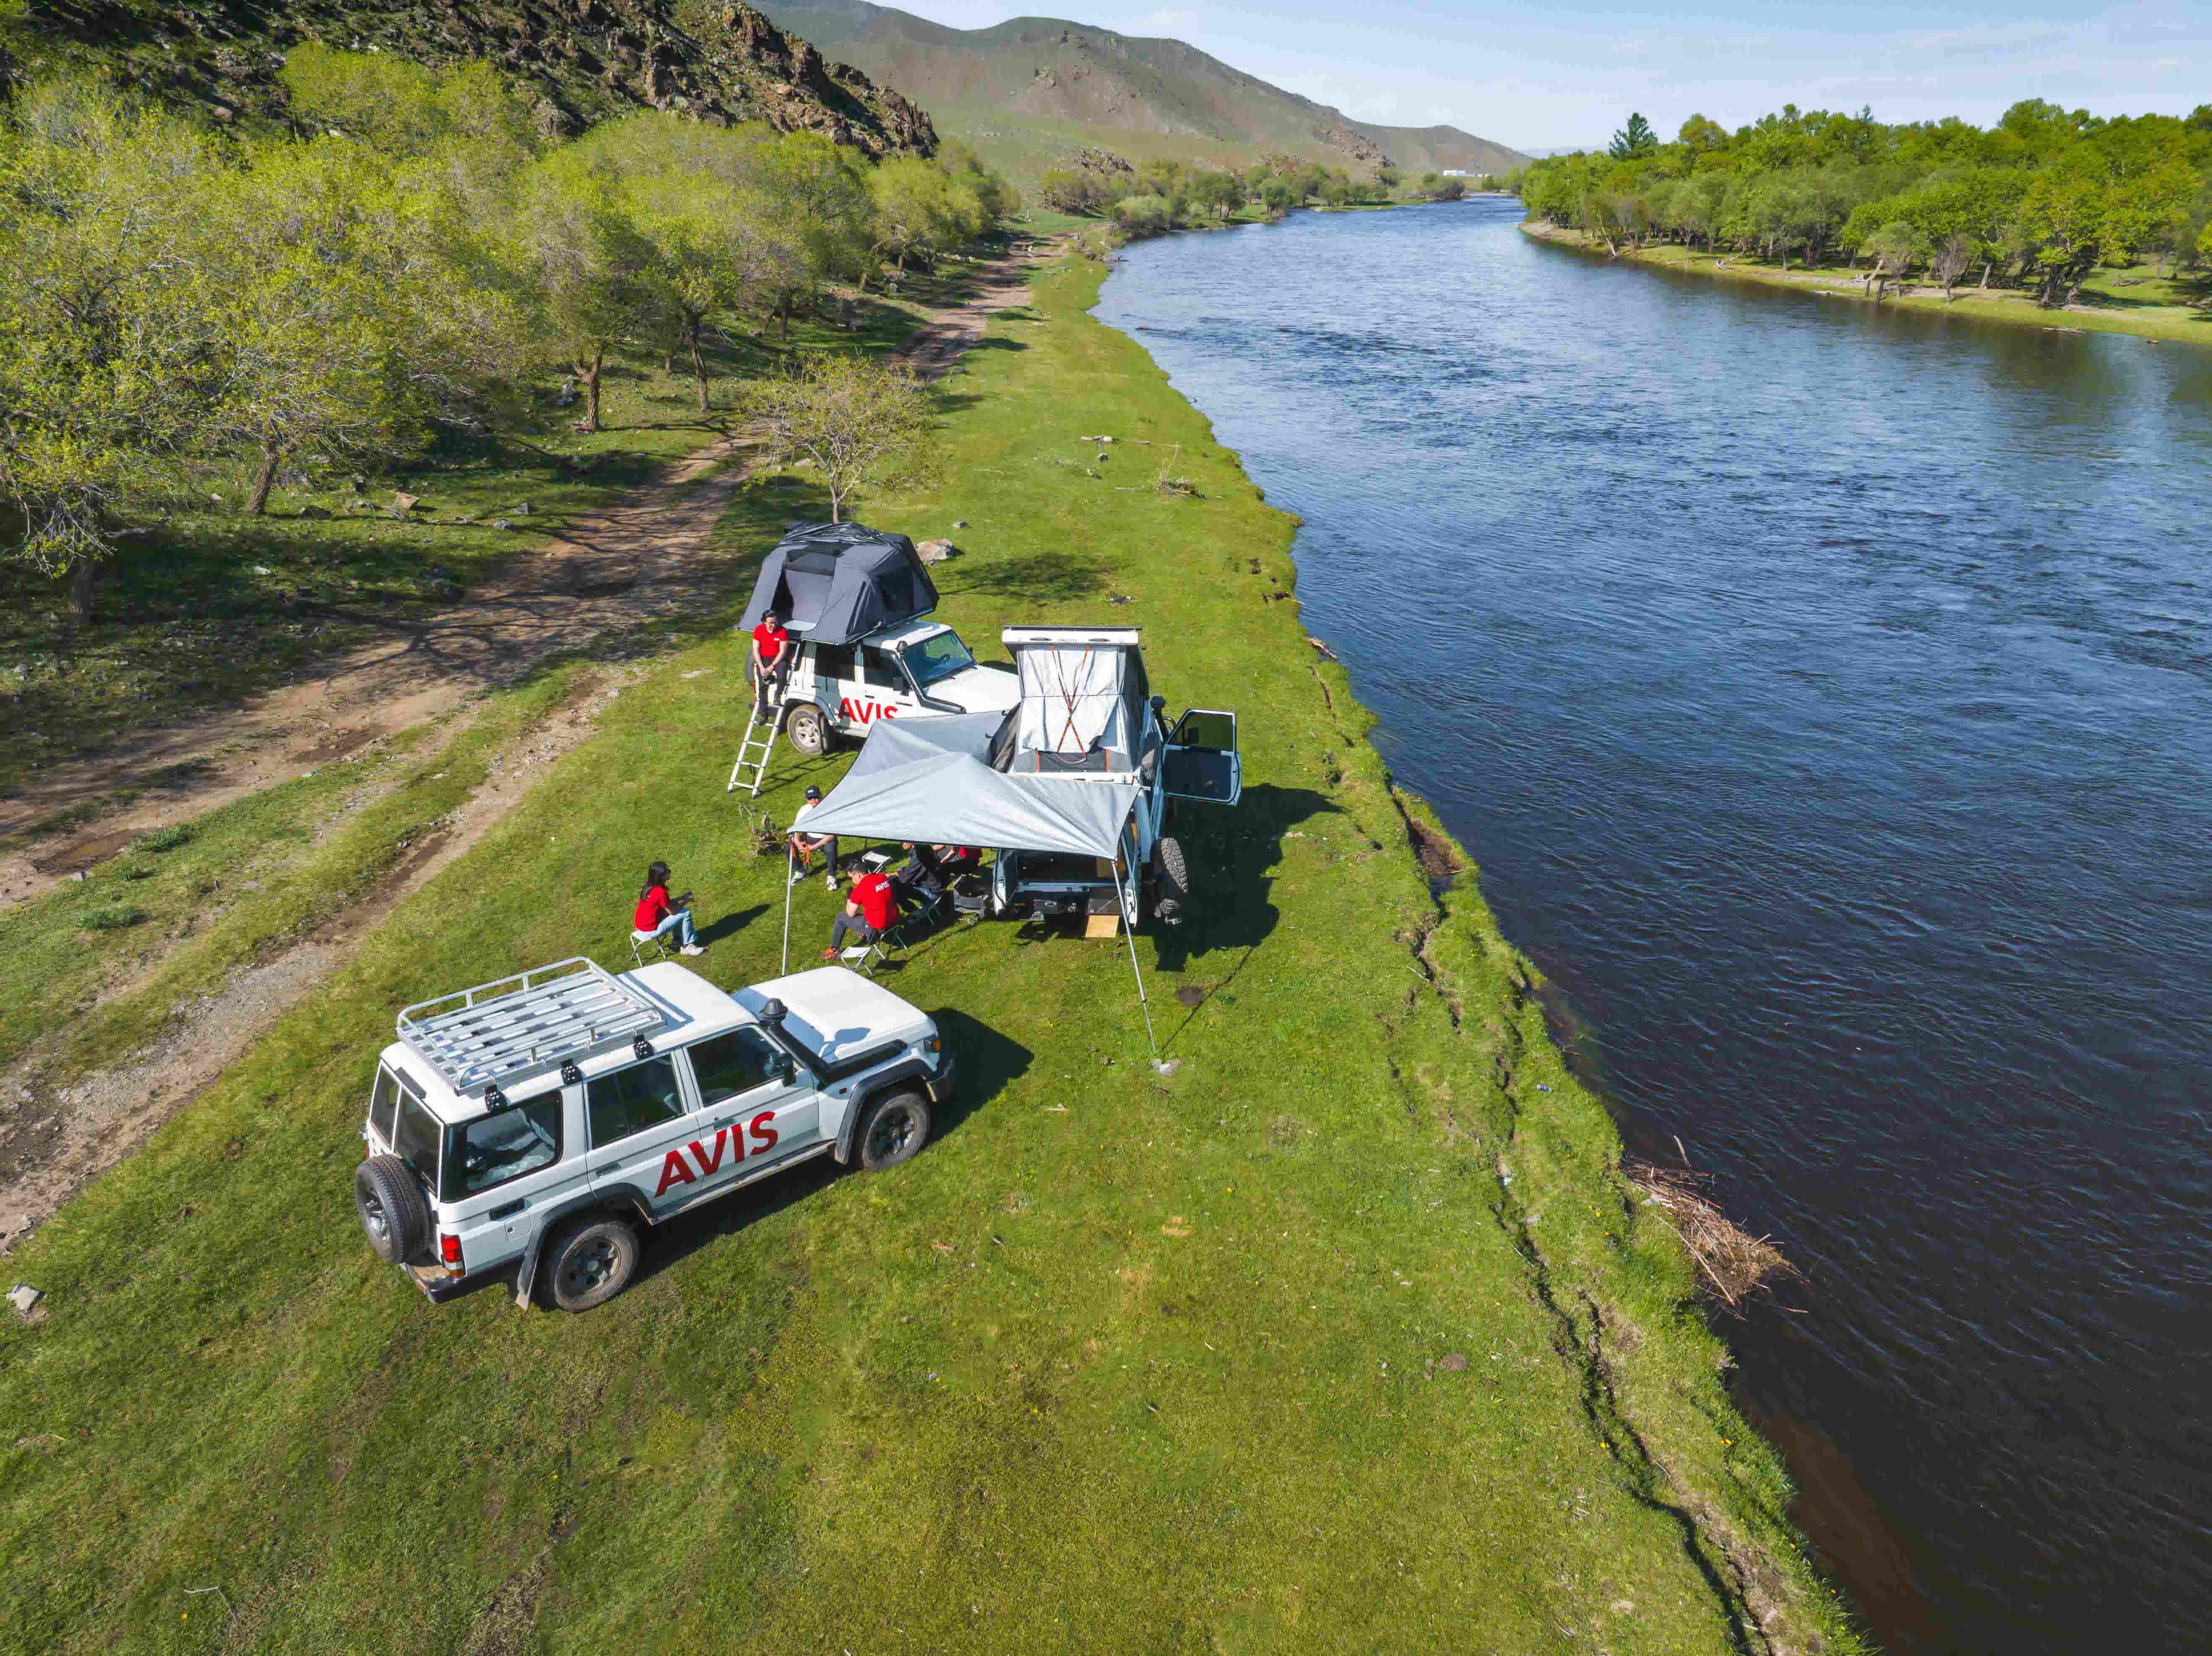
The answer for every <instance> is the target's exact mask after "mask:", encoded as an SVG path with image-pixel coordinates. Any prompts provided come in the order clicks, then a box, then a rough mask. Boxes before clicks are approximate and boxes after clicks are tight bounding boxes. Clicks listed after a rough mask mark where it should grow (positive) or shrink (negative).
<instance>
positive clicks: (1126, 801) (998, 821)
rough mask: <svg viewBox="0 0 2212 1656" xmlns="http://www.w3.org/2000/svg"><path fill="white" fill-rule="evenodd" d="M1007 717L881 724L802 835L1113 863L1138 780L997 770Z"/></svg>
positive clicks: (805, 821) (959, 716) (967, 715)
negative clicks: (998, 735) (992, 759)
mask: <svg viewBox="0 0 2212 1656" xmlns="http://www.w3.org/2000/svg"><path fill="white" fill-rule="evenodd" d="M1005 719H1006V715H1005V714H1004V713H962V714H957V715H952V716H948V717H945V718H942V719H896V720H889V719H887V720H883V721H879V722H878V724H877V725H875V726H874V727H873V728H872V730H870V731H869V732H868V739H867V741H866V743H864V744H863V745H862V747H861V749H860V756H859V757H858V758H857V759H855V760H854V761H853V768H852V769H851V770H849V771H848V772H847V773H845V779H844V780H842V782H840V783H838V784H837V786H836V787H834V788H832V789H831V790H830V791H829V797H828V798H825V799H823V802H822V803H821V804H818V805H817V806H816V807H815V808H814V809H813V810H811V811H809V812H807V813H806V816H805V818H804V819H803V820H802V821H801V822H799V824H798V825H797V829H798V831H799V832H802V833H805V834H850V835H854V836H858V837H867V838H872V839H879V840H915V841H919V842H922V843H926V844H931V845H957V846H984V847H987V848H989V849H991V850H994V851H1051V852H1066V853H1069V854H1072V855H1074V856H1079V857H1103V858H1108V859H1109V860H1110V859H1111V858H1113V857H1114V856H1115V854H1116V852H1117V851H1118V850H1119V848H1120V844H1121V828H1122V826H1123V824H1125V823H1126V822H1127V821H1128V820H1129V814H1130V812H1131V811H1133V810H1135V809H1136V805H1137V796H1138V792H1139V784H1138V781H1137V779H1136V778H1135V777H1133V776H1117V777H1114V778H1111V779H1108V778H1103V777H1102V778H1100V779H1097V780H1095V781H1075V780H1072V779H1065V778H1060V777H1052V776H1008V775H1006V774H1004V773H1001V772H999V771H994V770H993V769H992V768H991V767H990V766H989V765H988V764H987V763H986V762H985V755H987V753H988V752H989V750H990V745H991V737H992V736H993V734H994V732H995V731H997V730H998V728H999V726H1000V725H1001V724H1002V723H1004V721H1005Z"/></svg>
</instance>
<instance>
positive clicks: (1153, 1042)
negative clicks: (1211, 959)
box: [1114, 857, 1160, 1064]
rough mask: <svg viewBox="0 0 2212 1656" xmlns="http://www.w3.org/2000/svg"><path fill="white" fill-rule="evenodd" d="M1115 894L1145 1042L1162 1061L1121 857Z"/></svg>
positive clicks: (1117, 863) (1154, 1059)
mask: <svg viewBox="0 0 2212 1656" xmlns="http://www.w3.org/2000/svg"><path fill="white" fill-rule="evenodd" d="M1114 895H1115V896H1116V897H1119V898H1120V899H1121V931H1122V935H1123V936H1125V937H1127V938H1128V940H1129V973H1130V975H1131V976H1133V977H1134V978H1135V979H1136V980H1137V1004H1138V1005H1139V1006H1141V1007H1143V1008H1144V1009H1145V1042H1146V1045H1147V1046H1150V1047H1151V1048H1152V1062H1153V1063H1155V1064H1158V1062H1159V1061H1160V1043H1159V1038H1158V1036H1156V1035H1154V1034H1152V1002H1151V1001H1150V1000H1148V999H1146V997H1145V974H1144V973H1143V972H1142V971H1140V970H1139V968H1138V966H1137V925H1136V922H1135V921H1133V920H1132V919H1130V918H1129V914H1130V912H1131V911H1132V910H1133V908H1135V907H1136V905H1135V904H1134V903H1133V902H1131V901H1129V900H1128V897H1127V894H1126V893H1124V892H1123V891H1122V889H1121V858H1118V857H1117V858H1115V859H1114Z"/></svg>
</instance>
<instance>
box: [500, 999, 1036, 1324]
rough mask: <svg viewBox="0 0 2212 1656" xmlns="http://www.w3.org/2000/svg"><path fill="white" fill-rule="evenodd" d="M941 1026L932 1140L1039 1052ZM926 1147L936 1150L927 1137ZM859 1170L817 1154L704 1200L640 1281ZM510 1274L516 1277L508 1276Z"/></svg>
mask: <svg viewBox="0 0 2212 1656" xmlns="http://www.w3.org/2000/svg"><path fill="white" fill-rule="evenodd" d="M930 1016H932V1017H933V1018H934V1019H936V1021H937V1028H938V1033H939V1034H941V1035H942V1036H943V1037H944V1038H945V1047H946V1049H947V1050H948V1051H950V1052H951V1054H952V1056H953V1061H954V1062H955V1063H956V1064H957V1065H958V1071H957V1077H958V1078H957V1085H956V1087H955V1089H954V1091H953V1095H952V1096H951V1098H949V1099H947V1100H946V1101H945V1102H944V1103H942V1104H940V1105H939V1106H937V1107H936V1109H935V1110H934V1112H933V1119H932V1120H931V1123H930V1130H929V1142H930V1143H931V1144H934V1143H938V1142H939V1141H940V1140H943V1139H945V1138H948V1137H951V1135H952V1134H953V1133H955V1132H957V1131H959V1129H960V1127H961V1126H962V1125H963V1124H964V1123H965V1122H966V1121H967V1120H968V1119H969V1117H970V1116H972V1115H974V1114H975V1113H976V1112H977V1111H979V1110H981V1108H983V1107H984V1106H985V1105H987V1104H988V1103H989V1102H990V1101H992V1100H993V1099H994V1098H996V1097H997V1096H998V1095H1000V1093H1001V1092H1003V1091H1005V1090H1006V1085H1007V1083H1010V1082H1012V1081H1013V1080H1015V1079H1017V1078H1018V1077H1020V1076H1022V1075H1024V1073H1026V1072H1027V1071H1028V1070H1029V1067H1030V1060H1031V1059H1032V1058H1033V1056H1034V1054H1032V1053H1031V1052H1030V1050H1029V1048H1028V1047H1026V1046H1023V1045H1022V1044H1021V1043H1020V1042H1019V1041H1017V1040H1010V1039H1008V1038H1007V1037H1006V1036H1005V1035H1003V1034H1000V1033H999V1032H998V1031H997V1030H996V1029H994V1028H991V1027H990V1026H989V1025H987V1024H985V1023H981V1022H977V1021H976V1020H975V1019H974V1018H972V1017H969V1016H968V1015H967V1014H966V1013H965V1012H956V1011H953V1010H950V1009H945V1008H940V1009H939V1010H936V1011H934V1012H933V1013H931V1014H930ZM921 1154H922V1155H924V1156H927V1155H928V1154H929V1146H928V1145H924V1146H923V1148H922V1150H921ZM859 1171H860V1162H859V1160H858V1158H857V1157H856V1158H855V1159H854V1162H853V1164H852V1165H851V1167H849V1168H846V1167H840V1166H839V1165H838V1163H837V1160H836V1157H835V1156H816V1157H814V1158H813V1159H812V1160H811V1161H809V1162H801V1163H799V1165H798V1166H796V1167H794V1168H789V1169H787V1170H786V1171H785V1172H782V1173H780V1174H771V1175H770V1176H769V1177H768V1178H766V1179H763V1180H761V1181H760V1182H759V1183H758V1184H757V1185H748V1186H745V1187H744V1189H742V1190H738V1191H732V1192H731V1193H730V1194H729V1195H727V1196H725V1197H722V1198H720V1199H719V1200H717V1201H713V1202H708V1203H704V1204H702V1205H700V1206H699V1207H696V1208H695V1209H693V1210H691V1211H690V1212H689V1213H685V1214H679V1215H678V1216H677V1217H675V1218H673V1219H671V1220H670V1221H668V1222H667V1223H665V1224H663V1225H659V1226H656V1227H655V1228H653V1233H652V1236H651V1239H650V1240H649V1241H648V1242H647V1247H646V1249H645V1257H644V1258H643V1259H641V1260H640V1261H639V1262H638V1271H637V1278H636V1280H637V1281H638V1282H645V1281H647V1280H648V1279H649V1278H651V1277H654V1276H657V1275H659V1273H660V1272H661V1271H665V1270H667V1269H668V1268H669V1267H670V1266H671V1265H676V1264H677V1263H678V1262H679V1261H681V1260H683V1259H688V1258H690V1256H691V1255H692V1254H693V1253H696V1252H698V1250H699V1249H701V1248H702V1247H706V1246H707V1244H708V1243H709V1242H711V1241H713V1240H714V1239H715V1238H717V1237H720V1236H729V1235H733V1234H736V1233H737V1232H738V1231H741V1230H743V1229H744V1228H746V1227H747V1226H748V1225H750V1224H753V1223H754V1222H757V1221H758V1220H761V1219H763V1218H766V1217H768V1216H770V1215H772V1214H776V1213H781V1211H783V1210H784V1209H786V1208H787V1207H789V1206H791V1205H792V1204H793V1203H795V1202H802V1201H805V1199H806V1198H808V1197H810V1196H812V1195H814V1194H815V1193H816V1192H819V1191H823V1190H826V1189H827V1188H828V1187H829V1186H830V1185H831V1184H833V1183H835V1182H836V1180H837V1179H838V1178H839V1177H841V1176H842V1175H843V1174H847V1173H857V1172H859ZM509 1280H510V1281H511V1278H510V1279H509Z"/></svg>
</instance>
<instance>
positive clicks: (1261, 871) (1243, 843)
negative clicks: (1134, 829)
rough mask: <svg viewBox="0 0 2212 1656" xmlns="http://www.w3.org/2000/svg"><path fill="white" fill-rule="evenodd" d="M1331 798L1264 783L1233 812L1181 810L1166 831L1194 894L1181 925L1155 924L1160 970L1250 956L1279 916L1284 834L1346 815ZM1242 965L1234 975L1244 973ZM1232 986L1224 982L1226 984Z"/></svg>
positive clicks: (1184, 968)
mask: <svg viewBox="0 0 2212 1656" xmlns="http://www.w3.org/2000/svg"><path fill="white" fill-rule="evenodd" d="M1341 814H1342V813H1341V812H1340V810H1339V809H1338V807H1336V806H1335V805H1334V804H1331V803H1330V802H1329V799H1328V796H1327V795H1326V794H1322V793H1316V792H1314V791H1313V790H1312V789H1311V788H1280V787H1277V786H1274V785H1273V783H1268V782H1262V783H1260V784H1258V785H1257V786H1253V787H1248V788H1246V789H1245V790H1244V797H1243V800H1242V802H1241V803H1239V804H1237V807H1236V808H1235V809H1234V810H1222V809H1221V808H1220V807H1218V806H1216V805H1200V804H1190V805H1183V806H1181V807H1180V808H1178V809H1177V810H1176V815H1175V820H1174V822H1172V823H1171V824H1170V827H1169V828H1168V832H1169V833H1170V834H1173V835H1174V836H1175V838H1176V840H1179V841H1180V842H1181V843H1182V852H1183V858H1184V861H1185V862H1186V863H1187V864H1188V866H1189V869H1190V884H1191V892H1190V899H1189V901H1188V903H1187V904H1186V905H1185V906H1184V909H1183V919H1182V925H1159V924H1158V922H1157V921H1154V922H1150V923H1149V925H1151V928H1152V937H1153V942H1154V944H1155V946H1156V948H1157V949H1158V959H1159V969H1160V970H1161V971H1162V972H1173V973H1180V972H1186V971H1188V970H1189V969H1190V968H1191V965H1192V962H1193V961H1196V960H1199V959H1200V958H1201V957H1204V956H1208V955H1224V954H1237V955H1249V954H1250V953H1251V951H1252V950H1254V949H1257V948H1258V947H1259V946H1260V945H1261V943H1263V942H1265V941H1266V940H1267V936H1268V934H1269V933H1270V932H1272V931H1274V929H1275V925H1276V923H1277V922H1278V921H1279V920H1280V919H1281V918H1282V914H1281V912H1280V911H1279V909H1277V908H1276V907H1275V905H1274V903H1273V901H1270V899H1269V895H1268V893H1269V890H1270V889H1271V888H1272V887H1273V884H1274V875H1273V871H1272V870H1273V869H1274V867H1275V865H1276V864H1277V863H1279V861H1280V860H1281V858H1282V852H1283V836H1284V835H1285V834H1287V833H1288V832H1289V831H1290V830H1291V828H1294V827H1296V826H1297V824H1298V823H1300V822H1307V821H1310V819H1312V818H1313V817H1316V816H1340V815H1341ZM1242 966H1243V961H1242V960H1239V961H1236V962H1235V963H1234V964H1233V965H1232V966H1231V972H1230V974H1229V975H1230V976H1234V975H1235V973H1236V970H1237V969H1238V968H1241V967H1242ZM1224 981H1226V979H1225V980H1224Z"/></svg>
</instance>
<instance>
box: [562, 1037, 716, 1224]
mask: <svg viewBox="0 0 2212 1656" xmlns="http://www.w3.org/2000/svg"><path fill="white" fill-rule="evenodd" d="M684 1085H685V1078H684V1077H680V1076H679V1074H678V1069H677V1064H676V1057H675V1055H674V1054H672V1053H667V1052H663V1053H660V1054H659V1055H657V1056H655V1057H653V1058H648V1059H644V1060H642V1061H641V1062H639V1063H635V1064H629V1065H624V1066H623V1068H621V1069H619V1070H611V1071H608V1072H607V1073H606V1074H605V1075H600V1076H594V1077H592V1079H591V1080H589V1081H587V1082H586V1083H584V1118H585V1130H586V1133H587V1134H588V1136H589V1139H590V1145H591V1149H590V1161H589V1163H588V1166H589V1168H590V1171H591V1180H592V1189H593V1190H595V1191H598V1190H611V1189H614V1188H616V1187H617V1186H625V1185H626V1186H629V1187H630V1188H631V1189H633V1190H635V1191H636V1192H638V1194H639V1195H641V1196H642V1197H643V1198H645V1199H646V1201H647V1203H648V1204H650V1205H651V1206H652V1208H653V1214H654V1216H655V1217H659V1216H662V1215H664V1214H667V1213H671V1212H673V1211H675V1210H676V1209H677V1208H678V1207H680V1206H682V1205H683V1204H684V1199H685V1198H686V1196H687V1194H688V1193H689V1192H691V1191H693V1190H695V1189H696V1187H697V1186H698V1181H699V1170H698V1168H697V1167H696V1164H695V1163H694V1162H693V1161H692V1159H691V1156H690V1140H691V1139H692V1138H693V1137H695V1136H696V1134H697V1132H698V1130H699V1123H698V1121H697V1120H696V1119H695V1117H694V1115H693V1111H692V1103H693V1101H692V1100H691V1099H690V1097H689V1096H688V1095H686V1093H685V1091H684Z"/></svg>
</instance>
